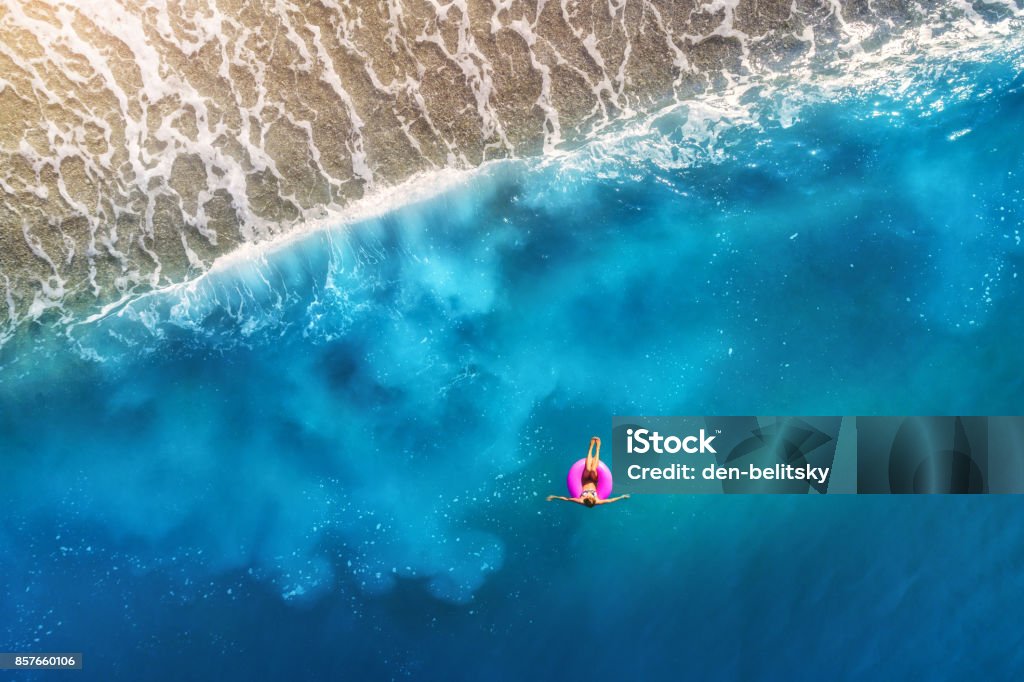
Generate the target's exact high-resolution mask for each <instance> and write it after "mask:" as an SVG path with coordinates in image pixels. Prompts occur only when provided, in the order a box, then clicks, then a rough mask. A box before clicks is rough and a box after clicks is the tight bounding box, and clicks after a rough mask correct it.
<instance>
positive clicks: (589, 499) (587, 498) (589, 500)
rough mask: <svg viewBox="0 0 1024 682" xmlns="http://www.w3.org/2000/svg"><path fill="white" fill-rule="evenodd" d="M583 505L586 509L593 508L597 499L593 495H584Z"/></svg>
mask: <svg viewBox="0 0 1024 682" xmlns="http://www.w3.org/2000/svg"><path fill="white" fill-rule="evenodd" d="M583 504H585V505H587V506H588V507H593V506H594V505H595V504H597V498H596V497H595V496H593V495H584V496H583Z"/></svg>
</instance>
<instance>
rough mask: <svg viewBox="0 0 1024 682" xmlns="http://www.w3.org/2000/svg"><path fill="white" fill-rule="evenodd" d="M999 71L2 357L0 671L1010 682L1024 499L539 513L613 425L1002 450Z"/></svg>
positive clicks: (377, 226)
mask: <svg viewBox="0 0 1024 682" xmlns="http://www.w3.org/2000/svg"><path fill="white" fill-rule="evenodd" d="M1019 64H1020V61H1019V55H1016V56H1014V55H1007V56H1006V57H1005V58H998V59H993V60H992V61H990V62H988V63H983V64H962V65H957V66H956V67H955V68H954V67H950V68H948V69H937V70H935V71H934V73H931V74H924V75H922V76H921V77H920V79H919V80H918V81H917V82H916V83H915V84H914V86H913V87H910V88H909V89H907V90H906V91H905V92H902V93H900V94H891V93H890V94H885V92H884V91H882V90H880V91H879V92H871V91H863V90H862V91H860V92H858V93H852V94H848V95H847V96H846V97H845V98H843V99H840V100H839V101H834V102H822V103H819V104H813V105H806V106H805V107H804V108H803V109H802V110H801V112H800V115H799V118H798V120H797V121H796V122H795V123H794V124H793V125H788V126H783V125H782V124H781V123H780V122H779V120H778V118H777V117H775V116H774V115H773V114H772V113H771V108H770V107H769V105H767V104H766V105H764V107H765V108H764V110H763V112H762V113H763V117H762V119H761V123H760V125H746V124H742V123H740V124H732V123H730V122H729V121H728V120H725V121H719V122H718V123H716V124H715V126H716V130H717V131H718V133H719V134H718V136H717V137H716V138H714V140H713V141H708V140H707V139H703V138H699V137H694V136H693V134H692V130H691V129H690V128H687V127H686V125H685V123H686V121H688V120H692V118H691V119H688V118H687V116H686V112H685V111H684V112H677V113H674V114H666V115H665V116H663V117H662V118H661V119H659V121H658V122H657V123H656V125H655V126H654V131H653V132H651V133H650V134H646V135H645V134H637V135H634V136H632V137H631V136H626V137H625V138H624V139H623V140H622V141H620V142H619V143H615V144H612V145H610V146H609V147H607V148H601V149H594V150H582V151H580V152H577V153H576V154H575V155H573V156H571V157H568V158H566V159H562V160H555V161H551V162H546V163H506V164H502V165H494V166H490V167H489V168H487V169H485V170H484V171H482V172H480V173H477V174H475V175H473V176H472V177H470V178H468V179H467V180H466V181H465V182H464V183H462V184H460V185H459V186H458V187H456V188H454V189H451V190H449V191H446V192H444V193H442V194H441V195H439V196H437V197H435V198H432V199H430V200H427V201H424V202H420V203H417V204H414V205H411V206H407V207H404V208H399V209H395V210H392V211H389V212H386V213H384V214H383V215H382V216H381V217H379V218H377V219H372V220H366V221H364V222H361V223H359V224H356V225H353V226H347V227H343V228H338V229H334V230H324V231H319V232H315V233H312V234H309V235H307V236H305V237H303V238H301V239H299V240H296V241H294V242H292V243H289V244H287V245H285V246H283V247H281V248H278V249H276V250H271V251H269V252H266V253H264V254H263V255H260V256H253V257H251V258H247V259H241V260H239V261H238V262H236V264H234V265H233V266H231V267H229V268H226V269H223V270H219V271H217V272H216V273H214V274H211V275H208V276H207V277H205V278H203V279H202V280H200V281H199V282H198V283H196V284H195V285H194V286H193V287H191V288H188V289H185V290H177V291H171V292H167V293H165V294H160V295H156V296H149V297H146V298H144V299H142V300H140V301H138V302H136V303H135V304H134V305H132V306H130V307H129V308H128V309H127V310H125V311H124V312H123V313H122V314H121V315H119V316H112V317H109V318H107V319H105V320H102V321H99V322H93V323H89V324H87V325H82V326H79V327H76V328H75V329H74V330H73V331H72V335H71V338H70V339H67V338H64V337H59V338H56V339H54V338H50V337H51V336H53V335H52V334H49V335H48V332H46V331H45V330H36V331H35V332H34V336H35V337H37V338H38V341H36V342H35V343H36V346H35V347H34V350H26V345H25V344H23V343H17V344H14V343H12V344H9V346H8V347H6V348H5V349H3V350H0V363H2V364H0V455H2V457H0V499H2V500H3V504H4V512H5V513H4V516H3V521H2V525H0V642H2V645H0V649H6V650H12V651H13V650H32V651H82V652H84V654H85V662H86V663H85V665H86V671H85V672H84V673H63V675H66V676H68V677H74V678H75V679H103V680H110V679H125V680H135V679H174V680H191V679H196V680H205V679H221V680H235V679H239V680H241V679H391V678H403V677H418V678H420V679H466V680H478V679H510V680H511V679H528V678H531V677H537V678H554V677H569V676H580V675H583V676H594V677H600V678H608V679H614V678H619V679H646V678H647V677H648V676H655V675H657V676H659V677H670V678H672V679H679V678H682V679H750V678H753V677H755V676H756V677H759V678H762V679H779V680H798V679H814V680H817V679H858V680H860V679H899V680H906V679H921V680H944V679H951V680H952V679H958V680H959V679H974V678H977V677H979V676H985V677H986V678H987V679H1019V677H1020V673H1021V671H1022V670H1024V647H1022V646H1021V645H1022V644H1024V631H1022V630H1021V627H1020V618H1019V616H1018V615H1017V613H1016V611H1017V606H1018V604H1019V603H1020V602H1021V600H1022V598H1024V571H1022V570H1021V569H1022V566H1024V540H1022V536H1024V507H1022V504H1021V501H1020V500H1019V499H1016V498H1013V497H1005V498H998V497H994V496H993V497H986V498H979V499H964V498H956V497H942V498H926V497H915V498H898V497H853V496H833V497H826V498H821V497H808V498H800V497H728V498H726V497H720V498H714V497H700V498H690V497H676V496H673V497H634V498H633V499H631V500H629V501H628V502H625V503H621V504H618V505H615V506H613V507H608V508H603V509H597V510H585V509H582V508H578V507H576V506H574V505H557V504H547V503H545V502H544V501H543V498H544V496H545V495H546V494H548V493H561V488H562V481H563V477H564V472H565V470H566V468H567V467H568V466H569V464H571V463H572V461H574V460H575V459H576V458H577V457H579V456H581V455H582V454H583V453H584V452H585V449H586V445H587V441H588V439H589V437H590V436H591V435H599V436H602V437H604V438H605V439H609V436H610V433H609V430H610V420H611V417H612V415H614V414H814V413H817V414H1020V413H1021V412H1022V410H1024V380H1022V370H1024V359H1022V357H1021V348H1022V347H1024V320H1022V318H1021V315H1020V310H1021V303H1022V302H1024V289H1022V287H1024V277H1018V275H1019V274H1020V273H1021V272H1022V265H1024V247H1022V245H1021V243H1020V242H1021V230H1022V229H1024V77H1022V75H1021V73H1020V68H1019ZM768 99H770V98H768ZM687 130H691V132H689V133H688V132H687ZM652 149H656V150H657V153H652V152H651V150H652ZM57 675H58V674H53V675H51V676H50V677H56V676H57ZM39 678H40V679H42V678H43V676H39ZM11 679H33V678H32V677H31V676H29V675H27V674H18V675H17V676H13V677H12V678H11ZM46 679H49V677H47V678H46Z"/></svg>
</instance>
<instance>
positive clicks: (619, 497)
mask: <svg viewBox="0 0 1024 682" xmlns="http://www.w3.org/2000/svg"><path fill="white" fill-rule="evenodd" d="M628 499H629V495H619V496H618V497H609V498H608V499H606V500H598V502H597V503H598V504H611V503H612V502H618V501H619V500H628Z"/></svg>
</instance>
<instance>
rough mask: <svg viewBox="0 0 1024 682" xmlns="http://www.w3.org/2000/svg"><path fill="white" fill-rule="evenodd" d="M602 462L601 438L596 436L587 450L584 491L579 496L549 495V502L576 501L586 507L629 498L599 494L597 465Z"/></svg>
mask: <svg viewBox="0 0 1024 682" xmlns="http://www.w3.org/2000/svg"><path fill="white" fill-rule="evenodd" d="M600 463H601V439H600V438H598V437H597V436H594V437H593V438H591V439H590V448H589V449H588V450H587V463H586V465H585V466H584V467H583V473H582V475H581V478H582V483H583V491H582V492H580V496H579V497H563V496H562V495H548V502H550V501H551V500H562V501H563V502H575V503H576V504H582V505H584V506H586V507H593V506H596V505H599V504H611V503H612V502H618V501H619V500H625V499H627V498H629V495H619V496H618V497H609V498H606V499H604V500H602V499H600V498H599V497H598V496H597V466H598V465H599V464H600Z"/></svg>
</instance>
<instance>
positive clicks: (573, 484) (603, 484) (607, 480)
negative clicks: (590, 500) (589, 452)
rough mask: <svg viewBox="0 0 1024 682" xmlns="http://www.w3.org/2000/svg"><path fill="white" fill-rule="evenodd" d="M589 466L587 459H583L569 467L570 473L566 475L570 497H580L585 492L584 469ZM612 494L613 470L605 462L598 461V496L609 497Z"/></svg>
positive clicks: (603, 498)
mask: <svg viewBox="0 0 1024 682" xmlns="http://www.w3.org/2000/svg"><path fill="white" fill-rule="evenodd" d="M586 466H587V460H586V459H585V458H584V459H581V460H579V461H578V462H576V463H575V464H573V465H572V467H570V468H569V475H568V476H566V477H565V485H566V487H567V488H569V497H579V496H580V495H582V494H583V469H584V468H585V467H586ZM611 494H612V470H611V469H609V468H608V465H607V464H605V463H604V462H598V463H597V498H598V499H600V500H605V499H608V497H609V496H610V495H611Z"/></svg>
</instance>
